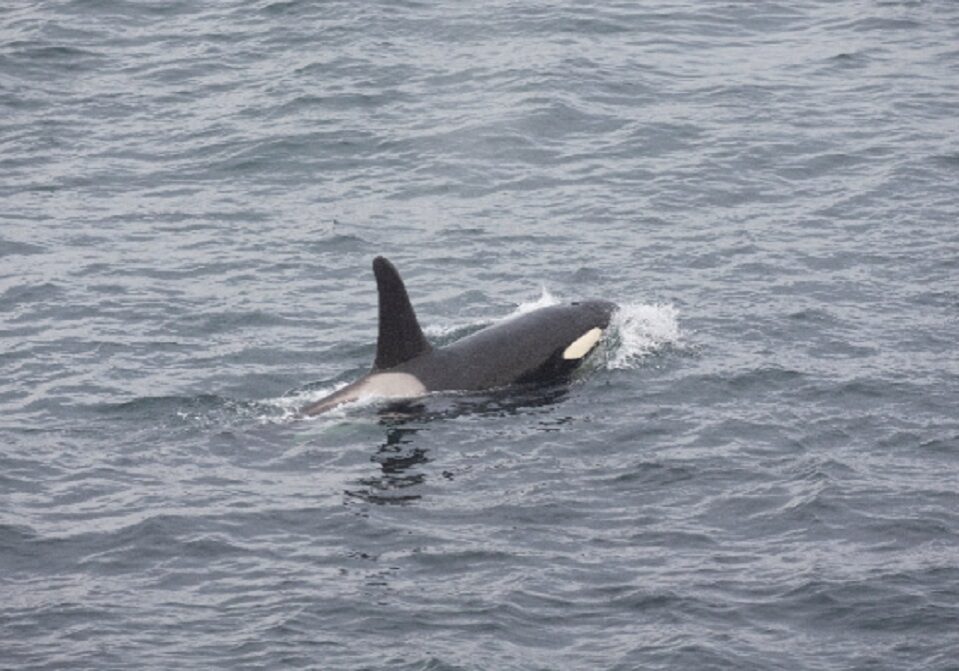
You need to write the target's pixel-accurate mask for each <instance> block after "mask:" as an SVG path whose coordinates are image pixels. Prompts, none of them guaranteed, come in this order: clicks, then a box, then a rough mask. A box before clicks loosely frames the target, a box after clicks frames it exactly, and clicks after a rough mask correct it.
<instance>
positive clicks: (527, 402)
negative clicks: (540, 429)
mask: <svg viewBox="0 0 959 671" xmlns="http://www.w3.org/2000/svg"><path fill="white" fill-rule="evenodd" d="M568 395H569V385H567V384H552V385H522V386H514V387H509V388H506V389H502V390H496V391H493V392H486V393H484V394H481V395H480V394H442V395H435V396H428V397H426V398H422V399H417V400H415V401H401V402H394V403H390V404H388V405H386V406H383V407H381V408H380V409H379V410H378V411H377V414H378V415H379V425H380V426H381V427H382V429H383V430H384V432H385V437H384V440H383V442H381V443H379V444H378V445H377V447H376V452H375V453H374V454H373V455H372V456H371V457H370V461H372V462H374V463H376V464H378V465H379V467H380V472H379V473H378V474H376V475H373V476H371V477H368V478H362V479H360V480H358V481H357V483H356V484H357V485H359V487H358V488H357V489H349V490H346V491H345V494H346V495H347V496H349V497H351V498H356V499H359V500H362V501H365V502H367V503H373V504H377V505H403V504H409V503H412V502H415V501H417V500H419V499H421V498H422V493H420V489H421V487H422V486H423V485H425V484H426V483H427V476H428V474H429V472H428V469H426V468H425V466H426V465H427V464H429V463H430V461H431V459H430V457H429V449H428V448H426V447H424V446H422V445H421V444H420V443H421V442H422V441H420V440H418V436H420V437H421V434H423V433H425V432H428V431H429V430H430V429H431V425H433V424H434V423H436V422H439V421H449V420H452V419H457V418H462V417H469V418H506V417H514V416H520V415H526V414H530V413H532V412H539V411H542V410H544V409H547V408H550V407H552V406H554V405H556V404H557V403H559V402H561V401H562V400H564V399H565V398H566V397H567V396H568ZM544 430H547V429H545V428H544ZM550 430H554V429H550Z"/></svg>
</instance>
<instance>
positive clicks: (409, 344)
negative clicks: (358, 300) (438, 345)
mask: <svg viewBox="0 0 959 671" xmlns="http://www.w3.org/2000/svg"><path fill="white" fill-rule="evenodd" d="M373 274H374V275H376V288H377V291H378V292H379V304H380V327H379V337H378V338H377V342H376V359H375V360H374V362H373V370H386V369H388V368H393V367H394V366H398V365H400V364H401V363H404V362H406V361H409V360H410V359H414V358H416V357H418V356H419V355H421V354H424V353H426V352H429V351H430V350H431V349H433V348H432V346H431V345H430V343H429V341H428V340H427V339H426V336H424V335H423V330H422V329H421V328H420V324H419V322H418V321H417V320H416V313H415V312H414V311H413V306H412V304H411V303H410V298H409V296H408V295H407V293H406V286H405V285H404V284H403V280H402V279H401V278H400V274H399V273H398V272H397V271H396V268H395V267H394V266H393V264H392V263H390V262H389V261H388V260H386V259H385V258H383V257H382V256H377V257H376V258H375V259H373Z"/></svg>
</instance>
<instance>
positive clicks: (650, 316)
mask: <svg viewBox="0 0 959 671" xmlns="http://www.w3.org/2000/svg"><path fill="white" fill-rule="evenodd" d="M610 331H611V332H612V338H611V340H612V342H611V343H610V345H611V346H610V348H609V349H608V350H607V360H606V367H607V368H609V369H621V368H633V367H635V366H637V365H638V364H639V362H640V361H641V360H642V359H644V358H645V357H647V356H649V355H650V354H652V353H653V352H655V351H657V350H660V349H662V348H663V347H666V346H676V345H679V344H680V343H681V341H682V331H681V330H680V328H679V310H677V309H676V308H675V307H674V306H672V305H669V304H667V303H654V304H637V303H628V304H625V305H621V306H620V308H619V310H617V311H616V313H615V314H614V315H613V322H612V328H611V329H610Z"/></svg>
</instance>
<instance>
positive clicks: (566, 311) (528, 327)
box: [301, 256, 616, 415]
mask: <svg viewBox="0 0 959 671" xmlns="http://www.w3.org/2000/svg"><path fill="white" fill-rule="evenodd" d="M373 274H374V275H375V276H376V287H377V291H378V293H379V335H378V337H377V342H376V358H375V360H374V362H373V369H372V370H371V371H370V372H369V374H367V375H365V376H363V377H362V378H360V379H359V380H357V381H356V382H353V383H352V384H350V385H347V386H346V387H344V388H342V389H340V390H339V391H336V392H334V393H332V394H330V395H329V396H327V397H326V398H322V399H320V400H319V401H316V402H315V403H311V404H309V405H307V406H306V407H304V408H303V409H302V410H301V412H302V413H303V414H305V415H317V414H319V413H321V412H325V411H327V410H329V409H331V408H334V407H336V406H338V405H341V404H343V403H348V402H350V401H354V400H356V399H359V398H361V397H365V396H377V397H384V398H393V399H404V398H416V397H419V396H424V395H426V394H427V393H429V392H432V391H480V390H485V389H496V388H500V387H507V386H509V385H513V384H525V383H540V382H550V381H557V380H563V379H566V378H567V377H568V376H569V374H570V373H571V372H572V371H573V370H574V369H575V368H576V367H577V366H579V365H580V364H581V363H582V362H583V360H584V359H585V358H586V357H587V356H588V355H589V353H590V352H592V351H593V350H594V349H595V348H596V346H597V345H598V344H599V342H600V340H601V339H602V336H603V332H604V331H605V329H606V328H607V326H609V321H610V318H611V316H612V314H613V312H614V311H615V310H616V305H615V304H614V303H610V302H609V301H603V300H589V301H581V302H577V303H570V304H567V305H553V306H550V307H545V308H540V309H538V310H534V311H532V312H527V313H525V314H522V315H519V316H517V317H514V318H512V319H510V320H508V321H505V322H502V323H499V324H494V325H493V326H489V327H487V328H485V329H482V330H481V331H477V332H476V333H474V334H472V335H469V336H467V337H465V338H463V339H461V340H458V341H456V342H454V343H452V344H450V345H447V346H446V347H433V346H432V345H431V344H430V343H429V341H428V340H427V339H426V336H424V335H423V330H422V329H421V328H420V324H419V322H418V321H417V319H416V313H415V312H414V311H413V306H412V304H411V303H410V299H409V296H408V294H407V293H406V286H405V285H404V284H403V280H402V279H401V278H400V274H399V273H398V272H397V270H396V268H395V267H394V266H393V264H392V263H390V262H389V261H388V260H387V259H385V258H383V257H382V256H378V257H376V258H375V259H373Z"/></svg>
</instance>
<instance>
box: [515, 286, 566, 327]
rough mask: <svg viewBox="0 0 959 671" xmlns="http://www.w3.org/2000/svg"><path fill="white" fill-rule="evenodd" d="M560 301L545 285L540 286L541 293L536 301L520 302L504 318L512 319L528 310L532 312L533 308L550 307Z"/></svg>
mask: <svg viewBox="0 0 959 671" xmlns="http://www.w3.org/2000/svg"><path fill="white" fill-rule="evenodd" d="M559 302H560V300H559V299H558V298H556V296H554V295H553V294H551V293H550V292H549V289H547V288H546V287H544V286H541V287H540V295H539V298H537V299H536V300H534V301H530V302H529V303H520V304H519V305H518V306H517V308H516V309H515V310H513V312H512V313H510V314H508V315H507V316H506V317H504V318H503V319H511V318H513V317H518V316H519V315H524V314H526V313H527V312H532V311H533V310H539V309H540V308H548V307H549V306H551V305H557V304H558V303H559Z"/></svg>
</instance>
